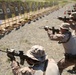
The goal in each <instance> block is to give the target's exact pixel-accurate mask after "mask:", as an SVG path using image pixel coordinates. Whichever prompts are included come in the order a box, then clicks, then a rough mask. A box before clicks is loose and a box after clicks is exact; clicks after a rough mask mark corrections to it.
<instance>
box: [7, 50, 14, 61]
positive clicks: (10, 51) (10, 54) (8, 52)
mask: <svg viewBox="0 0 76 75" xmlns="http://www.w3.org/2000/svg"><path fill="white" fill-rule="evenodd" d="M14 51H15V50H14V49H11V50H7V56H8V57H9V58H10V61H13V60H15V57H14Z"/></svg>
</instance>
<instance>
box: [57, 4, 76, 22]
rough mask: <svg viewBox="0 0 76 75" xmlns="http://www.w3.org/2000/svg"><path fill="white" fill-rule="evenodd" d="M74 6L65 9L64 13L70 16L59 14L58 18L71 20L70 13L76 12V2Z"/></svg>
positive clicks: (65, 20)
mask: <svg viewBox="0 0 76 75" xmlns="http://www.w3.org/2000/svg"><path fill="white" fill-rule="evenodd" d="M72 7H73V8H72V9H71V10H70V9H68V10H66V11H64V15H68V17H67V16H64V17H62V16H58V18H57V19H59V20H61V21H63V22H67V21H69V20H70V18H69V15H71V13H72V12H76V4H74V5H73V6H72Z"/></svg>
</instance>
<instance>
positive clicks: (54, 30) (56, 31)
mask: <svg viewBox="0 0 76 75" xmlns="http://www.w3.org/2000/svg"><path fill="white" fill-rule="evenodd" d="M40 29H45V30H46V31H48V30H51V31H52V34H55V33H59V31H60V30H59V29H55V27H52V28H50V27H48V26H43V27H40Z"/></svg>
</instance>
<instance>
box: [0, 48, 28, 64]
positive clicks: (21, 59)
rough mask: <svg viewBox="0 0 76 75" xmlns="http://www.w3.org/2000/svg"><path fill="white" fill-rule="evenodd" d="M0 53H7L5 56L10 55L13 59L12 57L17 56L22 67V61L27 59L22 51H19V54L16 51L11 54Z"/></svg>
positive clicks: (7, 51) (8, 51)
mask: <svg viewBox="0 0 76 75" xmlns="http://www.w3.org/2000/svg"><path fill="white" fill-rule="evenodd" d="M0 51H1V52H4V53H7V54H10V55H12V56H13V57H14V56H18V57H20V64H21V65H23V64H24V60H25V59H27V58H28V56H26V55H24V53H23V51H19V52H16V51H13V52H11V51H10V50H8V49H7V50H6V51H4V50H0Z"/></svg>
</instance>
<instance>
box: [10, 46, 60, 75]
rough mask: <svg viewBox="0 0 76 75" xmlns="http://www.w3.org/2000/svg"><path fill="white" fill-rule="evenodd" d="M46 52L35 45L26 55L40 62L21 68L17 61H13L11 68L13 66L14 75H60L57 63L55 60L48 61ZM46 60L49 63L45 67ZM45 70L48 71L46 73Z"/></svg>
mask: <svg viewBox="0 0 76 75" xmlns="http://www.w3.org/2000/svg"><path fill="white" fill-rule="evenodd" d="M44 50H45V49H44V48H43V47H42V46H39V45H35V46H33V47H32V48H31V49H30V50H28V51H27V53H26V55H27V56H28V57H29V58H31V59H32V60H36V61H38V62H39V63H37V64H35V63H34V64H33V66H30V67H24V68H20V66H19V64H18V63H17V62H16V61H12V64H11V66H12V71H13V74H14V75H60V74H59V69H58V66H57V63H56V62H55V61H54V60H53V59H48V57H47V55H46V54H45V51H44ZM46 60H48V61H47V63H46V65H45V61H46ZM26 61H27V60H26ZM28 61H30V60H28ZM44 66H47V67H44ZM44 68H46V71H44Z"/></svg>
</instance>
